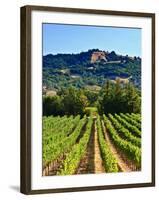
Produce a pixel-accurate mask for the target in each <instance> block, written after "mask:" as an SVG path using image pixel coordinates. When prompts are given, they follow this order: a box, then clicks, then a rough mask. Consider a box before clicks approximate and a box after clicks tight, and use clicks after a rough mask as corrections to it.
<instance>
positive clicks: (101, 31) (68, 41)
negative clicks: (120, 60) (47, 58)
mask: <svg viewBox="0 0 159 200" xmlns="http://www.w3.org/2000/svg"><path fill="white" fill-rule="evenodd" d="M94 48H95V49H96V48H98V49H100V50H105V51H107V50H108V51H113V50H114V51H115V52H116V53H118V54H122V55H130V56H140V57H141V29H136V28H117V27H99V26H98V27H95V26H80V25H62V24H43V55H46V54H50V53H51V54H57V53H79V52H81V51H87V50H88V49H94Z"/></svg>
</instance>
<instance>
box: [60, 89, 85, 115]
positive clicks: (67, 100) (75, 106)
mask: <svg viewBox="0 0 159 200" xmlns="http://www.w3.org/2000/svg"><path fill="white" fill-rule="evenodd" d="M63 105H64V111H65V114H68V115H77V114H80V115H83V114H84V109H85V107H86V106H87V105H88V99H87V97H86V96H85V95H84V93H83V91H82V90H77V89H75V88H73V87H72V88H69V89H68V90H67V93H66V94H65V95H64V96H63Z"/></svg>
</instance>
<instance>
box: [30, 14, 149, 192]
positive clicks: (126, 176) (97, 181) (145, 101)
mask: <svg viewBox="0 0 159 200" xmlns="http://www.w3.org/2000/svg"><path fill="white" fill-rule="evenodd" d="M42 23H66V24H81V25H88V24H89V25H101V26H119V25H120V26H122V27H136V28H142V171H141V172H131V173H116V174H114V173H112V174H95V175H73V176H52V177H42V176H41V172H42V153H41V152H42V142H41V141H42V118H41V116H42V98H41V97H42ZM31 29H32V33H31V37H32V49H31V52H32V55H31V56H32V62H31V66H32V77H31V79H32V126H31V127H32V130H31V133H32V134H31V141H32V146H31V147H32V152H31V158H32V159H31V163H32V167H31V171H32V177H31V182H32V185H31V188H32V190H35V189H55V188H68V187H84V186H99V185H117V184H132V183H149V182H151V126H152V125H151V19H150V18H141V17H124V16H112V15H95V14H94V15H90V14H75V13H65V14H63V13H59V12H45V11H33V12H32V27H31Z"/></svg>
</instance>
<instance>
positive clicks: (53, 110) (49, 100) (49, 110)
mask: <svg viewBox="0 0 159 200" xmlns="http://www.w3.org/2000/svg"><path fill="white" fill-rule="evenodd" d="M62 114H63V104H62V101H61V98H60V96H58V95H56V96H45V97H44V98H43V115H44V116H49V115H55V116H56V115H62Z"/></svg>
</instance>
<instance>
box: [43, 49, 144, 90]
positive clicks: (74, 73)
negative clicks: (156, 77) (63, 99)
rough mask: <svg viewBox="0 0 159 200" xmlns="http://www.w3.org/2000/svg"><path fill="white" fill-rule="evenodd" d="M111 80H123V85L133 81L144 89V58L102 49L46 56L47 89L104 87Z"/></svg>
mask: <svg viewBox="0 0 159 200" xmlns="http://www.w3.org/2000/svg"><path fill="white" fill-rule="evenodd" d="M107 79H109V80H111V81H112V82H115V81H116V79H120V82H121V83H122V84H125V83H128V82H132V83H133V84H134V85H135V86H136V87H138V88H139V89H140V88H141V58H140V57H130V56H128V55H126V56H123V55H118V54H116V52H115V51H111V52H108V51H101V50H99V49H91V50H88V51H86V52H81V53H77V54H56V55H52V54H48V55H46V56H43V86H44V87H46V88H49V89H54V90H59V89H61V88H65V87H68V86H74V87H76V88H83V87H86V86H98V87H101V86H102V85H103V84H104V83H105V81H106V80H107Z"/></svg>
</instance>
